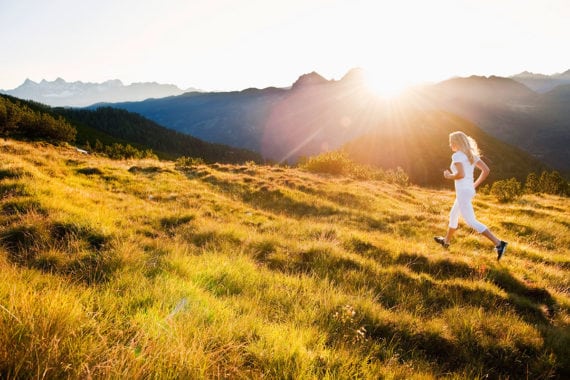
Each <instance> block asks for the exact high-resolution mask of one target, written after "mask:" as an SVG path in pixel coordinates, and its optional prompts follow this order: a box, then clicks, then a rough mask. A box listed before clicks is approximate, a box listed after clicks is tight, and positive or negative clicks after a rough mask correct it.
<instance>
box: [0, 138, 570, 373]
mask: <svg viewBox="0 0 570 380" xmlns="http://www.w3.org/2000/svg"><path fill="white" fill-rule="evenodd" d="M0 162H1V166H0V207H1V210H2V213H1V214H0V272H1V273H2V276H1V277H0V378H6V379H11V378H135V379H138V378H160V379H167V378H198V379H199V378H232V379H252V378H253V379H259V378H290V379H293V378H294V379H327V378H328V379H345V378H346V379H349V378H350V379H352V378H363V379H378V378H396V379H408V378H421V379H435V378H442V377H446V378H487V377H490V378H499V377H502V378H525V377H528V378H533V379H546V378H568V376H570V273H569V272H570V249H569V247H570V216H569V213H568V210H569V203H568V202H569V200H568V198H558V197H553V196H540V197H538V196H525V197H523V198H522V199H520V200H518V201H517V202H516V203H512V204H499V203H496V202H495V200H494V199H493V198H491V197H487V196H478V198H477V199H476V201H475V208H476V212H477V213H478V215H479V217H480V219H481V220H482V221H483V222H484V223H487V224H488V225H489V226H490V227H491V228H492V229H493V230H494V231H495V232H496V233H497V234H498V235H499V236H501V237H502V238H504V239H505V240H508V241H509V242H510V245H509V250H508V251H507V253H506V256H505V257H504V258H503V260H501V262H499V263H498V262H497V261H496V259H495V254H494V253H493V252H492V250H491V249H490V246H489V244H488V243H487V242H486V241H484V240H483V239H482V238H481V237H479V236H477V235H476V234H473V233H472V232H471V231H470V230H469V229H468V228H465V227H462V228H460V230H459V231H458V233H457V240H456V241H455V242H454V244H453V245H452V246H451V247H450V249H449V250H447V251H445V250H443V249H441V247H439V246H437V245H436V244H435V243H434V242H433V241H432V236H433V235H434V234H439V233H442V232H443V231H444V229H445V226H446V215H447V212H448V209H449V207H450V206H451V203H452V200H453V193H452V192H451V191H434V190H426V189H422V188H416V187H409V188H398V187H396V186H394V185H390V184H387V183H383V182H364V181H355V180H351V179H349V178H342V177H325V176H318V175H315V174H310V173H306V172H302V171H299V170H296V169H288V168H282V167H268V166H255V165H241V166H238V165H223V164H213V165H199V166H193V167H186V168H180V167H179V168H177V167H175V165H174V163H170V162H159V161H154V160H144V161H111V160H106V159H102V158H98V157H91V156H84V155H80V154H78V153H77V152H75V151H74V150H73V149H68V148H54V147H51V146H48V145H45V144H41V143H36V144H26V143H20V142H14V141H10V140H8V141H0Z"/></svg>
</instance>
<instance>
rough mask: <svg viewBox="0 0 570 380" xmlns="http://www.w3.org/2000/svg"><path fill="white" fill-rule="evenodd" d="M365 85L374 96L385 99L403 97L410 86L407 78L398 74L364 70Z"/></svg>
mask: <svg viewBox="0 0 570 380" xmlns="http://www.w3.org/2000/svg"><path fill="white" fill-rule="evenodd" d="M364 80H365V85H366V87H367V88H368V90H369V91H370V92H372V93H373V94H375V95H377V96H379V97H381V98H385V99H393V98H396V97H398V96H399V95H402V94H403V93H404V91H405V90H406V89H407V88H408V87H409V86H410V83H409V81H408V80H407V79H406V78H402V77H401V76H399V75H398V74H397V73H393V72H380V71H372V70H369V69H367V70H364Z"/></svg>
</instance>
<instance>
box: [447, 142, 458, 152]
mask: <svg viewBox="0 0 570 380" xmlns="http://www.w3.org/2000/svg"><path fill="white" fill-rule="evenodd" d="M449 148H450V149H451V150H452V151H454V152H457V146H456V145H455V144H454V143H452V142H451V140H450V141H449Z"/></svg>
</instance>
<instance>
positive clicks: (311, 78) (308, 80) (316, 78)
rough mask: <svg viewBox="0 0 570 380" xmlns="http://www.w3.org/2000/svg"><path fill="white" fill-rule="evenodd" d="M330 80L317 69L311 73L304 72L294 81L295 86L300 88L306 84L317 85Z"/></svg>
mask: <svg viewBox="0 0 570 380" xmlns="http://www.w3.org/2000/svg"><path fill="white" fill-rule="evenodd" d="M326 83H329V81H328V80H327V79H325V78H323V77H322V76H321V75H320V74H318V73H317V72H316V71H313V72H310V73H309V74H303V75H301V76H300V77H299V79H297V80H296V81H295V83H293V88H294V89H295V88H300V87H306V86H315V85H320V84H326Z"/></svg>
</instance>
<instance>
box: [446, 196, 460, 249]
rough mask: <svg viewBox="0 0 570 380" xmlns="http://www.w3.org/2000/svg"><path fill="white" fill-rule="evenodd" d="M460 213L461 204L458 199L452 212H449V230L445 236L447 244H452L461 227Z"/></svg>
mask: <svg viewBox="0 0 570 380" xmlns="http://www.w3.org/2000/svg"><path fill="white" fill-rule="evenodd" d="M459 212H460V211H459V202H458V200H457V197H456V198H455V202H453V206H452V207H451V211H449V228H448V229H447V234H446V235H445V243H447V244H449V243H450V242H451V238H452V237H453V234H454V233H455V231H456V230H457V227H458V225H459Z"/></svg>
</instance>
